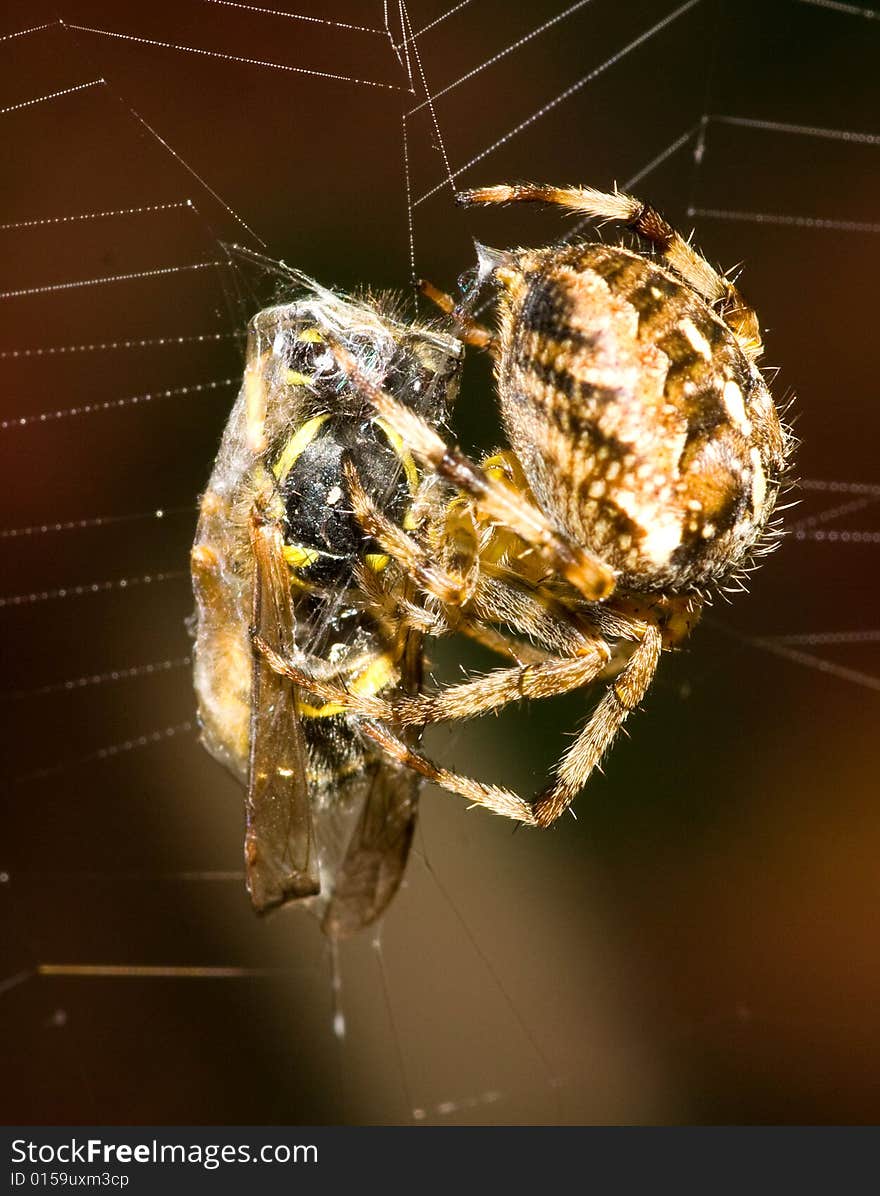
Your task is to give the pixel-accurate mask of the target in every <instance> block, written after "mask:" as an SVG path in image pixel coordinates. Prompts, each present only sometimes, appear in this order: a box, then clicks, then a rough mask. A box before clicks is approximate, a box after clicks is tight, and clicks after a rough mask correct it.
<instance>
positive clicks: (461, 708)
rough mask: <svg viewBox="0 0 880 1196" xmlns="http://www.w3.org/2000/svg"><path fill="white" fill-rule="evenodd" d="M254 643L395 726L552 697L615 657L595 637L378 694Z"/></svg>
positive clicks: (351, 709) (298, 675) (335, 698)
mask: <svg viewBox="0 0 880 1196" xmlns="http://www.w3.org/2000/svg"><path fill="white" fill-rule="evenodd" d="M255 644H256V647H257V650H258V651H259V652H260V653H261V654H262V655H263V656H264V657H265V659H266V661H267V663H268V664H269V666H270V667H271V668H272V669H273V671H275V672H276V673H278V674H280V675H282V676H286V677H288V678H289V679H290V680H291V681H293V682H294V684H295V685H298V686H299V687H300V688H301V689H305V690H307V691H308V692H309V693H312V694H314V695H315V696H316V697H318V698H320V699H321V700H322V701H323V702H329V703H331V704H332V705H333V706H334V707H335V706H341V707H344V708H345V710H346V711H347V712H348V713H350V714H353V715H356V716H357V717H359V718H365V719H373V720H376V721H378V722H382V723H390V724H392V725H393V726H396V727H422V726H426V725H429V724H434V723H443V722H454V721H457V720H459V719H467V718H475V717H478V716H480V715H483V714H488V713H489V712H490V711H493V710H500V709H501V708H502V707H503V706H507V705H509V704H510V703H511V702H517V701H520V700H521V699H523V698H551V697H556V696H557V695H558V694H564V693H570V692H571V691H572V690H574V689H582V688H583V687H584V686H585V685H589V683H590V682H591V681H594V680H595V679H596V677H597V676H598V675H599V674H600V673H601V672H602V670H603V669H604V668H605V667H606V666H607V665H608V663H609V662H610V660H611V651H610V649H609V648H608V645H607V644H606V643H605V642H604V641H603V640H595V641H593V642H591V643H587V644H585V646H584V649H583V652H582V654H581V655H580V656H576V657H573V658H571V659H564V660H559V659H553V658H551V659H549V660H544V661H541V662H540V663H536V664H521V665H515V666H514V667H513V668H509V669H495V670H493V671H492V672H490V673H487V674H485V675H484V676H481V677H475V678H474V679H473V680H471V681H464V682H461V683H460V684H458V685H448V686H446V687H444V688H443V689H440V690H439V691H438V692H437V693H433V694H402V695H400V696H398V697H394V698H384V697H382V696H381V695H379V694H359V693H357V691H356V690H354V689H352V688H349V687H347V686H345V685H343V684H342V683H341V682H338V681H336V682H334V681H332V680H325V679H323V678H318V677H315V676H314V675H313V674H311V673H310V672H309V670H308V669H305V668H302V667H301V666H300V665H298V664H297V663H296V662H295V661H293V660H290V659H289V658H287V657H286V656H284V655H283V654H282V653H281V652H278V651H277V650H275V649H273V648H272V647H271V646H270V645H269V644H267V643H266V642H265V641H264V640H262V639H259V638H258V639H256V640H255Z"/></svg>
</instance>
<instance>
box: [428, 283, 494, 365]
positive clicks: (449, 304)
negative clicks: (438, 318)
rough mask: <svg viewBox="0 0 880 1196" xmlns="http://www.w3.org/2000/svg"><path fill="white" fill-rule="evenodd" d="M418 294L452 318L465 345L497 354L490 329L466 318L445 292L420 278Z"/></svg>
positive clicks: (459, 337) (468, 317)
mask: <svg viewBox="0 0 880 1196" xmlns="http://www.w3.org/2000/svg"><path fill="white" fill-rule="evenodd" d="M418 289H419V294H420V295H424V296H425V298H426V299H430V301H431V302H432V303H433V304H434V306H435V307H439V308H440V310H441V311H443V312H445V313H446V314H447V316H452V318H453V320H455V322H456V324H457V325H458V331H457V335H458V339H459V340H461V341H464V343H465V344H466V345H473V346H474V347H475V348H477V349H485V350H486V352H487V353H491V354H492V355H493V356H494V355H495V354H497V352H498V338H497V337H496V336H495V334H494V332H492V330H491V329H489V328H486V327H484V326H483V325H482V324H479V323H477V321H476V320H472V319H471V318H470V316H466V315H465V314H464V312H462V311H461V310H460V309H459V308H458V307H457V305H456V302H455V300H454V299H453V298H452V296H451V295H449V294H447V292H446V291H441V290H438V288H437V287H435V286H434V284H433V283H431V282H428V280H427V279H426V278H420V279H419V281H418Z"/></svg>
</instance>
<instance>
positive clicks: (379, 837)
mask: <svg viewBox="0 0 880 1196" xmlns="http://www.w3.org/2000/svg"><path fill="white" fill-rule="evenodd" d="M422 663H423V655H422V637H421V636H420V635H417V634H415V633H412V632H411V633H410V634H409V635H408V636H407V641H406V646H405V650H404V655H403V661H402V673H403V675H402V677H401V686H402V687H403V688H404V689H405V690H406V691H407V692H408V693H416V692H418V690H419V689H421V687H422ZM413 738H414V739H415V738H417V737H416V736H413ZM372 769H373V771H372V774H371V775H370V776H369V777H368V779H367V785H368V788H367V793H366V796H365V798H363V808H362V810H361V814H360V817H359V818H358V821H357V824H356V826H355V829H354V832H353V834H352V836H351V839H350V840H349V844H348V848H347V850H346V853H345V857H344V859H343V860H342V863H341V864H340V866H339V868H338V870H337V872H336V876H335V880H334V884H333V892H332V894H331V896H330V900H329V902H328V905H327V908H326V910H325V912H324V916H323V919H322V921H321V926H322V929H323V930H324V933H325V934H326V935H327V936H328V937H329V938H335V939H342V938H347V937H348V936H349V935H351V934H355V933H356V932H357V931H359V930H362V929H363V928H364V927H365V926H369V925H370V924H371V923H372V922H375V921H376V919H377V918H379V917H381V915H382V914H383V913H384V912H385V909H386V908H387V906H388V904H389V903H390V901H391V899H392V898H393V897H394V894H395V893H396V892H397V890H398V888H399V886H400V882H401V880H402V879H403V874H404V871H405V870H406V861H407V858H408V856H409V849H410V845H411V844H412V840H413V834H414V833H415V827H416V814H417V812H418V801H419V789H420V787H421V777H419V776H418V774H417V773H414V772H412V771H410V770H409V769H404V768H398V767H397V766H395V765H394V764H392V763H391V762H390V761H388V760H386V759H384V758H383V757H381V756H379V757H376V758H374V760H373V763H372ZM359 781H360V783H361V784H363V781H364V778H363V776H361V777H360V778H359ZM356 783H357V780H353V781H352V784H356ZM343 784H344V782H343ZM340 797H342V798H343V799H344V794H340Z"/></svg>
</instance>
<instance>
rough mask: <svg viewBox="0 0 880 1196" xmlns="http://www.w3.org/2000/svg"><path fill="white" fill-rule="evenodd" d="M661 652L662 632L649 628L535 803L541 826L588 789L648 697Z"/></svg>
mask: <svg viewBox="0 0 880 1196" xmlns="http://www.w3.org/2000/svg"><path fill="white" fill-rule="evenodd" d="M661 648H662V642H661V633H660V630H659V628H657V627H655V626H653V625H647V626H646V627H645V630H644V636H643V638H642V640H641V643H640V644H639V645H638V647H637V648H636V650H635V651H634V652H633V654H632V656H631V657H630V659H629V661H628V663H627V664H626V665H625V666H624V668H623V670H622V671H621V673H620V675H619V676H618V678H617V680H616V681H615V682H614V684H613V685H610V686H609V687H608V690H607V692H606V694H605V696H604V697H603V698H602V700H601V702H600V703H599V705H598V706H597V707H596V709H595V710H594V711H593V713H592V715H591V716H590V718H589V720H588V722H587V724H586V726H585V727H584V728H583V730H582V731H581V732H580V734H579V735H578V737H577V739H576V740H575V741H574V743H573V744H572V746H571V747H570V748H569V750H568V751H567V752H566V753H565V755H564V756H563V757H562V760H561V761H560V763H559V764H558V765H557V768H556V781H555V782H554V784H553V785H552V786H551V787H550V788H549V789H547V790H546V791H545V792H544V793H543V794H542V795H541V796H540V797H539V798H538V799H537V801H536V802H535V805H534V813H535V821H536V823H537V824H538V826H549V825H550V823H551V822H555V821H556V819H557V818H558V817H559V816H560V814H562V813H563V812H564V811H565V810H567V809H568V807H569V806H570V805H571V803H572V801H573V800H574V798H575V797H576V796H577V794H578V793H579V792H580V791H581V789H583V787H584V786H585V785H586V783H587V781H588V780H589V778H590V774H591V773H592V771H593V769H594V768H595V767H596V765H597V764H598V763H599V761H600V760H601V759H602V756H603V755H604V754H605V752H606V751H607V750H608V748H609V747H610V746H611V743H612V740H613V739H614V737H615V736H616V734H617V732H618V731H619V730H620V728H621V727H622V726H623V724H624V722H625V721H626V718H627V716H628V715H629V714H630V712H631V711H632V710H634V709H635V708H636V706H638V704H639V703H640V702H641V701H642V699H643V698H644V696H645V694H646V693H647V691H648V687H649V686H650V684H651V682H652V680H653V679H654V673H655V672H656V670H657V662H658V661H659V659H660V652H661Z"/></svg>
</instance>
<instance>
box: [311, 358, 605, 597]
mask: <svg viewBox="0 0 880 1196" xmlns="http://www.w3.org/2000/svg"><path fill="white" fill-rule="evenodd" d="M326 339H327V342H328V344H329V346H330V348H331V349H332V351H333V354H334V356H335V357H336V360H337V361H338V362H339V365H340V367H341V368H342V370H343V371H344V372H345V374H346V376H347V377H348V379H349V382H350V383H351V385H352V386H354V387H355V388H356V389H357V391H358V392H359V393H360V394H363V395H364V396H365V397H366V398H368V399H369V400H370V402H371V403H372V404H373V406H374V408H375V409H376V411H377V413H378V414H379V415H380V416H382V418H383V419H384V420H385V421H386V422H387V423H388V424H390V426H391V427H392V428H393V429H394V431H395V432H396V433H397V435H398V436H400V438H401V439H402V440H403V443H404V444H405V445H406V446H407V448H409V449H410V451H411V452H412V454H413V455H414V456H415V457H416V458H417V459H418V460H419V461H421V462H422V464H423V465H424V466H426V467H427V468H428V469H429V470H431V471H432V472H434V473H436V474H438V475H439V476H440V477H442V478H444V479H445V480H446V481H448V482H450V483H451V484H452V485H453V486H455V487H457V488H458V489H459V490H462V491H464V492H465V493H466V494H470V495H471V496H472V497H473V498H474V499H476V502H477V506H478V507H479V508H480V510H481V512H482V514H483V515H484V516H485V517H487V518H489V519H492V520H494V521H496V522H497V523H500V524H502V525H503V526H505V527H508V528H510V530H511V531H513V532H515V533H516V534H517V535H518V536H519V537H520V538H521V539H522V540H524V541H525V542H526V544H527V545H529V546H530V547H532V548H534V549H535V550H536V551H537V552H539V553H540V554H541V555H542V557H543V558H544V559H545V560H546V561H547V563H548V565H549V566H550V567H551V568H552V569H554V570H555V571H557V572H559V573H561V574H562V575H563V576H564V577H566V578H568V580H569V581H570V582H571V584H572V585H573V586H574V587H575V588H576V589H577V590H578V591H579V592H580V593H581V594H582V595H583V596H584V597H585V598H586V599H588V600H589V601H591V602H598V601H600V600H601V599H603V598H607V597H608V596H609V595H610V594H611V592H612V591H613V590H614V586H615V574H614V571H613V570H612V569H611V568H609V566H608V565H606V564H605V563H604V562H603V561H601V560H600V559H599V558H598V557H597V556H595V555H594V554H593V553H591V552H589V551H588V550H587V549H586V548H583V547H581V546H580V545H577V544H573V543H571V541H570V540H568V539H567V538H566V537H565V536H564V535H563V533H562V532H561V531H560V530H559V529H558V528H557V527H555V526H554V524H553V523H552V522H551V521H550V520H549V519H548V518H547V516H546V515H545V514H544V512H543V511H542V510H541V509H540V508H539V507H537V506H535V504H534V503H532V502H530V501H529V500H528V499H527V498H525V497H523V495H522V494H520V493H519V492H518V491H517V490H514V489H513V488H512V487H510V486H508V485H507V484H506V483H505V482H503V481H502V480H501V479H500V478H495V477H491V476H490V475H489V474H487V473H486V471H485V470H484V469H483V468H482V467H481V466H479V465H477V464H476V463H475V462H474V461H471V459H470V458H469V457H468V456H467V455H466V454H465V453H463V452H462V451H461V449H458V448H454V447H450V446H449V445H447V444H446V442H445V441H444V440H443V438H442V437H441V436H439V435H438V434H437V432H436V431H435V430H434V428H433V427H432V426H431V425H430V424H429V423H427V421H426V420H424V419H422V418H421V416H419V415H417V414H416V412H415V411H412V410H410V408H408V407H406V406H404V405H403V404H402V403H399V402H398V401H397V400H396V399H394V398H392V397H391V395H389V394H387V393H386V392H385V391H384V390H382V388H381V387H380V386H377V385H376V384H375V383H374V382H372V381H371V380H370V379H369V378H368V377H367V376H366V375H365V374H364V372H363V371H362V370H361V368H360V366H359V365H358V363H357V362H356V361H355V359H354V357H353V356H352V354H351V353H349V351H348V350H347V349H346V348H345V347H344V346H343V345H341V344H340V343H339V341H337V340H335V339H333V338H332V337H330V336H329V335H327V336H326Z"/></svg>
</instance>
